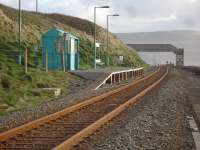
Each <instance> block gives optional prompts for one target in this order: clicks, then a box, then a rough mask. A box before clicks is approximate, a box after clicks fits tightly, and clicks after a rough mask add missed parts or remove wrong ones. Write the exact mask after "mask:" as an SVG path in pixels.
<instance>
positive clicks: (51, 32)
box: [42, 27, 79, 40]
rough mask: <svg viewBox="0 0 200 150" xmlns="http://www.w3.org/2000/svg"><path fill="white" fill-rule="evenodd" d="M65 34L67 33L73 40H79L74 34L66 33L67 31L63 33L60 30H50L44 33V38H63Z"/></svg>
mask: <svg viewBox="0 0 200 150" xmlns="http://www.w3.org/2000/svg"><path fill="white" fill-rule="evenodd" d="M64 33H66V34H67V35H68V36H70V37H71V38H74V39H77V40H78V39H79V38H78V37H76V36H74V35H73V34H71V33H69V32H66V31H63V30H61V29H59V28H56V27H54V28H51V29H50V30H48V31H47V32H45V33H43V35H42V36H43V37H49V36H54V37H55V36H62V35H63V34H64Z"/></svg>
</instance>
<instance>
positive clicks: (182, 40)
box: [116, 30, 200, 66]
mask: <svg viewBox="0 0 200 150" xmlns="http://www.w3.org/2000/svg"><path fill="white" fill-rule="evenodd" d="M116 35H117V36H118V37H119V38H120V39H121V40H122V41H124V42H125V43H130V44H131V43H134V44H169V43H170V44H173V45H175V46H176V47H179V48H184V49H185V65H187V66H188V65H193V66H200V61H199V56H200V50H199V47H200V42H199V41H200V31H190V30H188V31H187V30H185V31H184V30H183V31H181V30H180V31H159V32H145V33H116Z"/></svg>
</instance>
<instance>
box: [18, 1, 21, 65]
mask: <svg viewBox="0 0 200 150" xmlns="http://www.w3.org/2000/svg"><path fill="white" fill-rule="evenodd" d="M18 61H19V64H20V65H21V64H22V63H21V62H22V52H21V0H19V60H18Z"/></svg>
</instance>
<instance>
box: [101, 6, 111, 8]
mask: <svg viewBox="0 0 200 150" xmlns="http://www.w3.org/2000/svg"><path fill="white" fill-rule="evenodd" d="M99 8H110V6H101V7H99Z"/></svg>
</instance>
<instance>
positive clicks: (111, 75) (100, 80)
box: [71, 68, 144, 90]
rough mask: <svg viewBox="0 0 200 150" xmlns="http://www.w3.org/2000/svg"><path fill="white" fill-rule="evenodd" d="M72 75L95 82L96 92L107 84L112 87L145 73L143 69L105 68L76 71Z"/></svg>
mask: <svg viewBox="0 0 200 150" xmlns="http://www.w3.org/2000/svg"><path fill="white" fill-rule="evenodd" d="M71 73H72V74H74V75H76V76H79V77H81V78H84V79H86V80H93V81H95V82H96V85H95V87H94V90H97V89H99V88H100V87H102V86H104V85H105V84H110V85H111V84H115V83H119V82H121V81H124V80H129V79H132V78H134V77H138V76H142V75H143V73H144V71H143V68H105V69H104V68H103V69H91V70H75V71H71Z"/></svg>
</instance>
